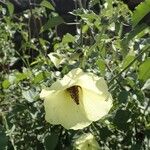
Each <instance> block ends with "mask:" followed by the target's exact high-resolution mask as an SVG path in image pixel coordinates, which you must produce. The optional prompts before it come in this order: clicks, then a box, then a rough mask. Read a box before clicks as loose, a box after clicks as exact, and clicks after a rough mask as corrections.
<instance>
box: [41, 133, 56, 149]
mask: <svg viewBox="0 0 150 150" xmlns="http://www.w3.org/2000/svg"><path fill="white" fill-rule="evenodd" d="M57 143H58V135H57V134H51V135H49V136H47V137H46V138H45V140H44V145H45V148H46V150H55V148H56V145H57Z"/></svg>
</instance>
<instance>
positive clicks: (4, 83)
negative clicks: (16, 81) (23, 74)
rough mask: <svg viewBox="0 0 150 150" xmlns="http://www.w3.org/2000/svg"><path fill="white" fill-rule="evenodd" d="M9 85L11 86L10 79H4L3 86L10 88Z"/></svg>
mask: <svg viewBox="0 0 150 150" xmlns="http://www.w3.org/2000/svg"><path fill="white" fill-rule="evenodd" d="M9 86H10V82H9V80H4V81H3V82H2V87H3V88H4V89H7V88H9Z"/></svg>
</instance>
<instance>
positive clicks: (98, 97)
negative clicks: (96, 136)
mask: <svg viewBox="0 0 150 150" xmlns="http://www.w3.org/2000/svg"><path fill="white" fill-rule="evenodd" d="M82 91H83V99H82V106H83V107H84V110H85V112H86V114H87V118H88V119H89V120H91V121H97V120H99V119H100V118H102V117H103V116H105V115H106V114H107V113H108V112H109V110H110V108H111V107H112V97H111V95H110V93H107V94H106V93H103V94H97V93H94V92H93V91H90V90H87V89H83V90H82Z"/></svg>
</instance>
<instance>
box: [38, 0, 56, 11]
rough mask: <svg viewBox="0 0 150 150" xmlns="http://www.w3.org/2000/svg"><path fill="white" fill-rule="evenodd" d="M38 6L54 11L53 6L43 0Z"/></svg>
mask: <svg viewBox="0 0 150 150" xmlns="http://www.w3.org/2000/svg"><path fill="white" fill-rule="evenodd" d="M40 5H41V6H44V7H46V8H48V9H51V10H55V8H54V7H53V5H52V4H51V3H50V2H49V1H47V0H43V1H42V2H41V4H40Z"/></svg>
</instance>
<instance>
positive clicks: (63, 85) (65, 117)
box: [40, 68, 112, 130]
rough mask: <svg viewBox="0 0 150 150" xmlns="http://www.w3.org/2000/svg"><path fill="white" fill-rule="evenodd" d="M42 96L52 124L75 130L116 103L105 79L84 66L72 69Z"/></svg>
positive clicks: (42, 93)
mask: <svg viewBox="0 0 150 150" xmlns="http://www.w3.org/2000/svg"><path fill="white" fill-rule="evenodd" d="M40 97H41V98H42V99H44V107H45V112H46V115H45V119H46V120H47V121H48V122H49V123H51V124H61V125H62V126H63V127H64V128H66V129H74V130H78V129H82V128H84V127H87V126H88V125H90V124H91V123H92V122H93V121H97V120H99V119H100V118H102V117H103V116H105V115H106V114H107V113H108V112H109V110H110V108H111V106H112V97H111V94H110V93H109V92H108V87H107V85H106V82H105V80H104V79H103V78H102V77H98V76H96V75H94V74H92V73H85V72H83V71H82V70H81V69H80V68H77V69H73V70H71V71H70V72H69V73H68V74H67V75H65V76H64V77H63V78H62V79H61V80H58V81H56V82H55V83H53V84H52V86H51V87H50V88H49V89H43V90H42V91H41V93H40Z"/></svg>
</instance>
